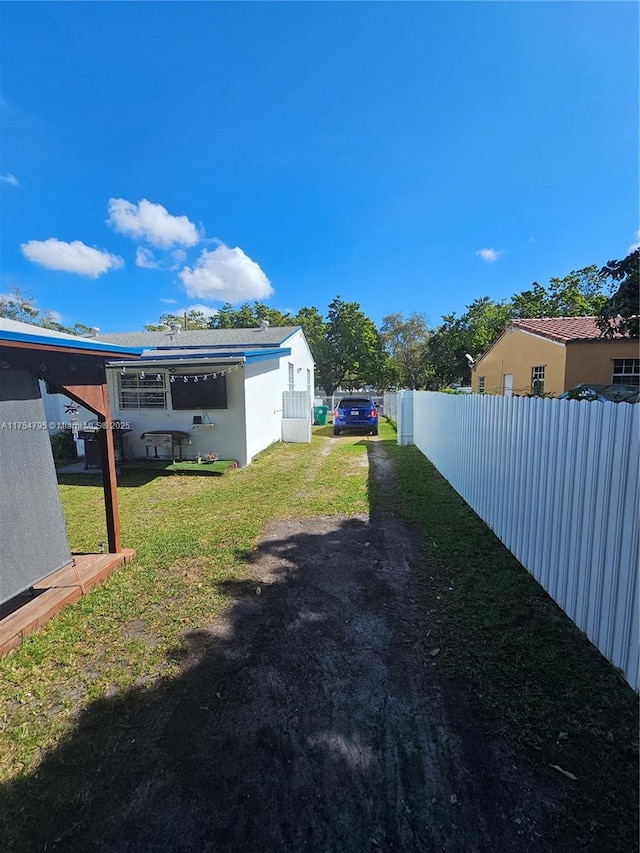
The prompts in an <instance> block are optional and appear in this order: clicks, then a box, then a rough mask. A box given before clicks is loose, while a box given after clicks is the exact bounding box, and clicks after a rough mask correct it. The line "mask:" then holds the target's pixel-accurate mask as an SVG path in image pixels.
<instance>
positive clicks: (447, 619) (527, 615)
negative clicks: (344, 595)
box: [380, 438, 638, 851]
mask: <svg viewBox="0 0 640 853" xmlns="http://www.w3.org/2000/svg"><path fill="white" fill-rule="evenodd" d="M386 449H387V453H388V454H389V456H390V457H391V458H392V459H393V461H394V463H395V468H396V476H397V491H398V495H397V500H398V507H397V511H398V512H399V513H400V514H401V515H402V517H403V518H405V519H406V520H407V521H409V522H411V523H413V524H415V525H417V526H418V527H419V529H420V531H421V535H422V537H423V540H424V544H425V560H424V563H423V567H422V571H421V572H420V574H419V577H418V578H417V589H416V596H417V599H418V601H419V602H420V604H421V609H422V611H423V612H424V614H425V617H426V618H425V622H424V631H425V636H424V643H425V647H426V648H428V649H434V648H437V649H439V652H438V654H437V658H436V659H437V667H438V670H439V672H440V675H441V677H442V680H443V683H445V684H448V685H449V686H450V687H451V689H452V690H453V691H454V693H455V695H458V696H459V697H460V699H461V700H463V701H464V703H465V704H466V705H467V706H468V707H469V708H470V709H471V711H472V713H473V715H474V716H475V717H476V718H479V719H481V720H482V721H483V725H484V726H485V727H486V729H487V731H488V732H498V733H499V734H500V735H501V736H502V737H504V738H505V740H506V741H507V742H508V743H509V744H510V746H511V747H512V748H513V749H514V750H515V752H516V754H517V755H519V756H522V757H524V758H525V759H526V760H527V762H528V763H529V764H530V765H531V766H533V767H535V768H536V769H537V770H538V772H539V773H540V774H541V775H542V777H543V778H548V779H549V780H550V781H554V780H555V781H557V780H558V779H561V780H562V783H563V784H564V785H565V788H566V800H565V803H564V806H563V809H564V811H563V814H562V816H561V818H560V824H561V837H563V836H564V837H567V838H573V839H576V840H577V841H578V843H579V846H580V849H582V850H592V851H600V850H603V851H604V850H609V851H613V850H616V851H618V850H619V851H633V850H637V849H638V696H637V694H636V693H635V692H634V691H633V690H632V689H631V687H629V685H628V684H627V682H626V681H625V680H624V677H623V676H622V674H621V673H620V672H619V671H617V670H616V669H615V668H614V667H613V666H611V664H609V663H608V662H607V661H606V660H605V659H604V658H603V657H602V655H601V654H600V653H599V652H598V651H597V649H596V648H595V647H594V646H593V645H592V644H591V643H590V642H589V641H588V640H587V638H586V635H584V634H583V633H582V632H581V631H579V630H578V628H577V627H576V626H575V625H574V624H573V623H572V622H571V620H570V619H569V618H568V617H567V616H566V615H565V614H564V612H563V611H562V610H561V609H560V608H559V607H558V606H557V605H556V604H555V603H554V602H553V601H552V599H551V598H550V597H549V596H548V595H547V594H546V592H545V591H544V590H543V589H542V587H541V586H540V585H539V584H538V582H537V581H536V580H535V579H534V578H533V577H532V576H531V575H530V574H529V573H528V572H527V571H526V570H525V569H524V568H523V567H522V565H521V564H520V563H519V562H518V560H516V558H515V557H514V556H513V555H512V554H511V552H510V551H509V550H508V549H507V548H506V547H504V546H503V545H502V543H501V542H500V541H499V540H498V539H497V538H496V536H495V535H494V534H493V533H492V531H491V530H490V529H489V528H488V527H487V526H486V525H485V524H484V523H483V522H482V521H481V519H480V518H479V517H478V516H477V515H476V514H475V512H473V510H472V509H471V508H470V507H469V506H468V504H467V503H466V502H465V501H464V500H463V499H462V498H461V497H460V496H459V495H458V494H457V492H455V491H454V490H453V489H452V488H451V487H450V486H449V484H448V483H447V481H446V480H445V479H444V478H443V477H442V476H441V475H440V474H439V473H438V471H437V470H436V469H435V468H434V466H433V465H432V464H431V463H430V462H429V460H428V459H426V458H425V457H424V456H423V455H422V453H421V452H420V451H419V450H418V449H417V448H415V447H399V446H398V445H397V443H396V442H395V440H389V439H388V438H387V441H386ZM380 499H382V500H384V498H383V497H382V496H380ZM389 510H390V511H393V507H389ZM558 768H560V769H558ZM563 770H564V771H566V772H568V773H570V774H572V775H573V776H574V777H576V778H575V779H571V778H570V777H569V776H566V775H564V774H563V773H562V771H563Z"/></svg>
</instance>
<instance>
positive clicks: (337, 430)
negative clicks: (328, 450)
mask: <svg viewBox="0 0 640 853" xmlns="http://www.w3.org/2000/svg"><path fill="white" fill-rule="evenodd" d="M333 434H334V435H340V430H339V429H338V427H334V428H333Z"/></svg>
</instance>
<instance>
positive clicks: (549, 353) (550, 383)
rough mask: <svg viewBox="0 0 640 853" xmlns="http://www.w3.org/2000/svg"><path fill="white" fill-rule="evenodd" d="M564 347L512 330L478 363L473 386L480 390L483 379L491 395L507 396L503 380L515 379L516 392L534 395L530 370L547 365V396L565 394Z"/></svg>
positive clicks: (474, 370) (545, 387) (472, 380)
mask: <svg viewBox="0 0 640 853" xmlns="http://www.w3.org/2000/svg"><path fill="white" fill-rule="evenodd" d="M565 356H566V349H565V346H564V344H560V343H556V342H555V341H550V340H548V339H547V338H542V337H539V336H538V335H532V334H530V333H528V332H523V331H521V330H520V329H512V330H509V331H507V332H505V333H504V334H503V335H502V337H501V338H499V339H498V340H497V341H496V342H495V344H494V345H493V346H492V347H491V348H490V349H489V350H488V351H487V352H486V353H485V355H484V356H483V357H482V358H481V359H480V360H479V361H478V362H477V363H476V365H475V367H474V369H473V370H472V371H471V387H472V388H473V390H474V391H475V392H477V391H478V379H479V377H481V376H484V378H485V380H484V390H485V393H488V394H504V384H505V383H504V377H505V375H507V374H511V375H512V376H513V393H514V394H516V395H518V394H529V393H530V392H531V370H532V368H533V367H539V366H544V368H545V377H544V392H545V394H547V393H551V394H562V392H563V391H564V390H565V387H564V386H565Z"/></svg>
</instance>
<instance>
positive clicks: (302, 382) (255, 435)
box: [245, 332, 315, 463]
mask: <svg viewBox="0 0 640 853" xmlns="http://www.w3.org/2000/svg"><path fill="white" fill-rule="evenodd" d="M285 346H287V347H289V348H290V349H291V355H290V356H283V357H282V358H280V359H278V362H277V363H276V362H275V361H262V362H256V363H255V364H248V365H247V366H246V367H245V411H246V424H247V463H248V462H250V461H251V459H253V457H254V456H255V455H256V454H257V453H259V452H260V451H261V450H264V449H265V447H268V446H269V445H270V444H273V443H274V442H276V441H280V440H281V438H282V415H283V402H282V395H283V392H284V391H289V390H291V391H308V393H309V414H311V405H312V399H313V388H314V381H315V377H314V365H313V358H312V357H311V352H310V351H309V347H308V346H307V343H306V341H305V339H304V337H303V335H302V333H301V332H297V333H296V334H295V335H292V337H290V338H289V339H288V340H287V341H286V342H285ZM289 365H292V366H293V371H292V377H293V383H292V384H291V383H290V381H289V379H290V369H289ZM307 371H308V372H307ZM308 383H309V384H308Z"/></svg>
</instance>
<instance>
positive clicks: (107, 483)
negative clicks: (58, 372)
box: [61, 378, 121, 554]
mask: <svg viewBox="0 0 640 853" xmlns="http://www.w3.org/2000/svg"><path fill="white" fill-rule="evenodd" d="M61 388H62V390H63V391H64V393H65V394H67V395H68V396H69V397H71V399H72V400H75V401H76V402H78V403H80V404H81V405H82V406H86V407H87V408H88V409H91V411H92V412H95V413H96V415H98V418H99V421H100V423H101V424H102V427H101V428H100V430H99V431H98V446H99V447H100V467H101V468H102V488H103V489H104V510H105V515H106V520H107V543H108V546H109V553H110V554H117V553H118V552H119V551H120V550H121V541H120V515H119V513H118V491H117V489H118V481H117V477H116V455H115V451H114V447H113V428H112V424H111V411H110V407H109V388H108V385H107V383H106V378H105V381H103V383H102V384H100V385H98V384H96V385H71V384H70V383H61Z"/></svg>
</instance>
